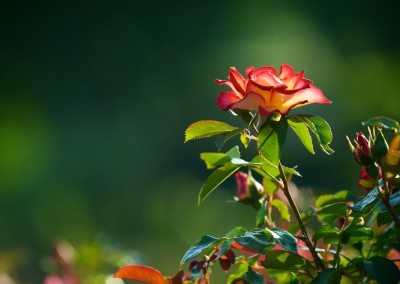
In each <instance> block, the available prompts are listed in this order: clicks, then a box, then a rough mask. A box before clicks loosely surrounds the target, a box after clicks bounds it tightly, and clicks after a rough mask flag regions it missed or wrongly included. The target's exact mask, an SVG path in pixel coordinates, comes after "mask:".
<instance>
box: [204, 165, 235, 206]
mask: <svg viewBox="0 0 400 284" xmlns="http://www.w3.org/2000/svg"><path fill="white" fill-rule="evenodd" d="M240 167H241V166H240V165H235V164H231V163H228V164H225V165H224V166H222V167H220V168H218V169H216V170H214V171H213V172H212V173H211V175H210V176H209V177H208V178H207V180H206V181H205V183H204V184H203V186H202V187H201V189H200V193H199V196H198V204H200V203H201V202H203V200H204V199H205V198H206V197H207V196H208V195H209V194H210V193H211V192H213V191H214V190H215V189H216V188H217V187H218V186H219V185H220V184H221V183H222V182H224V181H225V180H226V179H227V178H228V177H230V176H231V175H232V174H234V173H235V172H236V171H237V170H238V169H239V168H240Z"/></svg>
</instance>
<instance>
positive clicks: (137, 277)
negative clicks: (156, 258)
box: [114, 265, 165, 284]
mask: <svg viewBox="0 0 400 284" xmlns="http://www.w3.org/2000/svg"><path fill="white" fill-rule="evenodd" d="M114 277H115V278H123V279H127V280H133V281H141V282H146V283H151V284H165V280H164V276H163V275H162V274H161V272H160V271H158V270H157V269H154V268H152V267H149V266H145V265H128V266H124V267H122V268H120V269H119V270H118V271H117V272H115V274H114Z"/></svg>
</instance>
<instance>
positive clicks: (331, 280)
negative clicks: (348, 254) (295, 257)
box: [310, 268, 342, 284]
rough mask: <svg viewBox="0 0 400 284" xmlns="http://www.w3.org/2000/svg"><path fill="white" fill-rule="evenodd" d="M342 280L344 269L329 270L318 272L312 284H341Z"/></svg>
mask: <svg viewBox="0 0 400 284" xmlns="http://www.w3.org/2000/svg"><path fill="white" fill-rule="evenodd" d="M341 279H342V269H337V268H327V269H325V270H322V271H321V272H318V275H317V277H315V278H314V279H313V280H312V281H311V283H310V284H340V280H341Z"/></svg>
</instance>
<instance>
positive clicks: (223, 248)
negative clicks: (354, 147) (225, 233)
mask: <svg viewBox="0 0 400 284" xmlns="http://www.w3.org/2000/svg"><path fill="white" fill-rule="evenodd" d="M234 242H235V240H233V239H232V240H226V241H224V242H223V243H222V244H221V247H220V248H219V252H218V255H217V258H216V259H219V258H220V257H222V256H223V255H224V254H226V253H227V252H228V251H229V249H230V248H231V245H232V244H233V243H234Z"/></svg>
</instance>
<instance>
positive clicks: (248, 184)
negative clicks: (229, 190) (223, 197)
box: [235, 171, 264, 204]
mask: <svg viewBox="0 0 400 284" xmlns="http://www.w3.org/2000/svg"><path fill="white" fill-rule="evenodd" d="M235 178H236V187H237V190H236V196H235V200H236V201H239V202H242V203H245V204H251V203H252V201H254V200H257V199H259V198H260V197H261V196H262V194H263V193H264V187H263V186H262V185H261V184H260V183H259V182H258V181H256V180H255V179H254V178H253V176H252V175H251V172H250V171H249V174H246V173H244V172H237V173H236V174H235Z"/></svg>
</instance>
